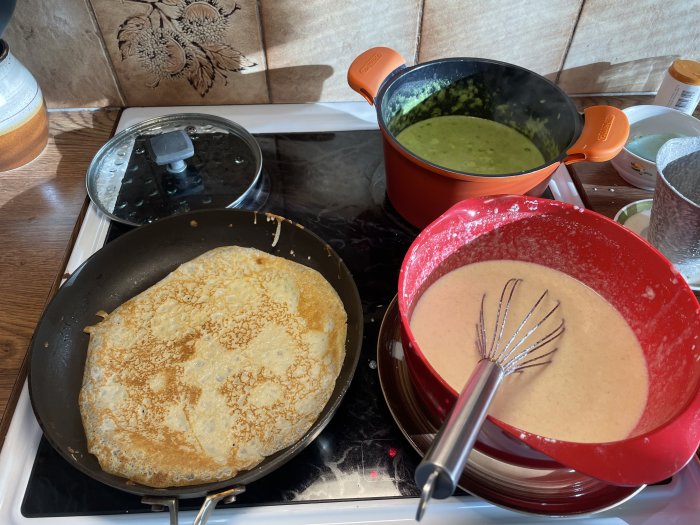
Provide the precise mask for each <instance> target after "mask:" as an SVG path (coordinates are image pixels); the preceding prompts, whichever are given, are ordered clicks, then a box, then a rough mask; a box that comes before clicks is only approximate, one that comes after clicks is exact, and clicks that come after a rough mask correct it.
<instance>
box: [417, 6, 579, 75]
mask: <svg viewBox="0 0 700 525" xmlns="http://www.w3.org/2000/svg"><path fill="white" fill-rule="evenodd" d="M582 1H583V0H557V1H551V0H515V1H510V2H504V1H502V0H479V1H470V2H464V1H462V0H425V7H424V14H423V25H422V30H421V39H420V50H419V61H420V62H425V61H428V60H433V59H436V58H442V57H455V56H467V57H479V58H490V59H495V60H502V61H503V62H509V63H511V64H517V65H519V66H522V67H525V68H527V69H531V70H533V71H535V72H537V73H540V74H542V75H546V76H547V77H548V78H551V79H554V78H556V74H557V72H558V71H559V68H560V67H561V64H562V61H563V60H564V56H565V54H566V48H567V45H568V43H569V40H570V38H571V33H572V31H573V28H574V26H575V23H576V19H577V17H578V13H579V11H580V8H581V2H582Z"/></svg>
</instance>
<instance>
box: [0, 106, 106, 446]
mask: <svg viewBox="0 0 700 525" xmlns="http://www.w3.org/2000/svg"><path fill="white" fill-rule="evenodd" d="M118 115H119V111H116V110H100V111H72V112H66V111H64V112H51V113H50V114H49V143H48V145H47V146H46V149H44V151H43V153H42V154H41V155H40V156H39V157H38V158H36V159H34V160H33V161H32V162H30V163H29V164H27V165H25V166H23V167H21V168H17V169H15V170H10V171H6V172H2V173H0V246H1V247H2V248H1V250H2V251H1V252H0V276H2V277H1V278H0V441H4V438H5V434H6V433H7V428H8V426H9V424H10V419H11V416H12V412H13V410H14V407H15V404H16V402H17V398H18V396H19V393H20V391H21V388H22V385H23V383H24V378H25V376H26V360H25V358H26V355H27V349H28V347H29V343H30V341H31V338H32V334H33V332H34V328H35V326H36V324H37V322H38V320H39V318H40V316H41V313H42V312H43V310H44V306H45V305H46V303H47V301H48V300H49V298H50V297H51V296H52V295H53V293H54V291H55V287H56V284H57V282H59V281H60V279H59V278H60V276H61V274H62V273H63V268H64V267H65V263H66V262H67V256H68V255H69V254H70V250H69V249H70V248H71V247H72V245H73V238H74V234H75V233H77V229H76V223H77V220H78V219H79V218H80V217H82V210H83V208H84V205H85V203H86V195H87V194H86V191H85V173H86V171H87V168H88V165H89V164H90V161H91V160H92V157H93V156H94V155H95V153H97V150H98V149H99V148H100V147H101V146H102V145H103V144H104V143H105V142H106V141H107V139H108V138H109V137H110V136H111V135H112V132H113V130H114V126H115V122H116V120H117V117H118Z"/></svg>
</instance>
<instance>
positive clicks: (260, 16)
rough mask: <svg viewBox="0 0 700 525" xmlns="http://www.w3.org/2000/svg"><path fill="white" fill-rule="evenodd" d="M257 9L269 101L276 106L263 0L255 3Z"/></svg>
mask: <svg viewBox="0 0 700 525" xmlns="http://www.w3.org/2000/svg"><path fill="white" fill-rule="evenodd" d="M255 6H256V7H255V8H256V9H257V10H258V25H259V26H260V46H261V47H262V53H263V58H264V60H265V86H267V101H268V103H270V104H274V102H275V101H274V100H272V88H271V86H270V62H269V61H268V59H267V42H266V40H265V24H264V23H263V14H262V0H257V2H255Z"/></svg>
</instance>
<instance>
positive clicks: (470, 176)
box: [374, 57, 583, 181]
mask: <svg viewBox="0 0 700 525" xmlns="http://www.w3.org/2000/svg"><path fill="white" fill-rule="evenodd" d="M445 62H479V63H485V64H493V65H497V66H502V67H507V68H512V69H517V70H520V71H522V72H525V73H528V74H530V75H533V76H534V77H536V78H538V79H539V80H541V81H543V82H545V83H547V84H549V85H550V86H551V87H552V88H554V89H555V91H556V92H558V93H559V94H560V95H561V97H562V100H563V101H564V102H565V104H566V105H567V106H568V107H569V109H570V111H571V116H572V118H573V127H574V133H573V136H572V138H571V141H570V142H569V144H568V145H567V146H566V147H565V148H563V150H562V151H560V152H559V154H558V155H557V156H556V157H555V158H554V159H552V160H550V161H548V162H545V163H544V164H541V165H539V166H536V167H534V168H531V169H529V170H526V171H519V172H516V173H499V174H493V175H492V174H483V173H482V174H479V173H467V172H464V171H458V170H453V169H450V168H445V167H443V166H440V165H438V164H435V163H433V162H430V161H429V160H426V159H424V158H422V157H419V156H418V155H415V154H414V153H412V152H411V151H409V150H408V149H406V148H405V147H404V146H403V145H402V144H401V143H400V142H399V141H398V140H396V138H395V137H394V134H393V133H391V132H390V131H389V129H388V128H387V126H386V122H385V121H384V117H383V116H382V113H381V106H382V102H383V101H384V95H385V94H386V92H387V91H388V89H389V88H390V87H391V86H393V85H394V84H395V83H396V82H397V81H399V80H400V79H401V78H402V77H404V76H405V75H408V74H411V73H412V72H414V71H418V70H420V69H423V68H426V67H432V66H435V65H437V64H442V63H445ZM374 107H375V109H376V112H377V123H378V124H379V129H380V130H381V132H382V135H383V136H384V137H385V138H386V139H387V141H388V142H389V143H390V144H391V146H392V147H394V148H395V149H396V150H397V151H398V152H399V153H401V154H402V155H403V156H404V157H406V158H408V159H409V160H411V161H412V162H417V163H419V164H422V165H424V166H425V167H426V168H428V169H430V170H431V171H433V172H436V173H439V174H441V175H447V176H448V177H451V178H453V179H458V180H472V181H474V180H483V179H502V178H509V177H521V176H524V175H529V174H532V173H535V172H538V171H540V170H543V169H547V168H549V167H551V166H552V165H555V164H557V165H558V164H560V163H561V162H562V161H563V160H564V158H566V156H567V151H568V150H569V148H571V146H573V145H574V143H575V142H576V141H577V140H578V138H579V136H580V135H581V131H582V130H583V116H582V114H581V113H580V112H579V111H578V109H576V105H575V104H574V102H573V101H572V100H571V97H570V96H569V95H567V94H566V93H565V92H564V90H562V89H561V88H560V87H559V86H557V85H556V84H555V83H554V82H552V81H551V80H549V79H548V78H546V77H544V76H542V75H540V74H539V73H535V72H534V71H532V70H530V69H527V68H524V67H522V66H518V65H516V64H510V63H508V62H502V61H500V60H492V59H490V58H477V57H449V58H438V59H435V60H430V61H428V62H421V63H420V64H416V65H413V66H403V67H399V68H397V69H395V70H394V71H393V72H392V73H391V74H390V75H389V76H387V77H386V78H385V79H384V80H383V81H382V83H381V85H380V87H379V90H378V92H377V95H376V96H375V97H374Z"/></svg>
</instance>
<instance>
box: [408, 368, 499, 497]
mask: <svg viewBox="0 0 700 525" xmlns="http://www.w3.org/2000/svg"><path fill="white" fill-rule="evenodd" d="M505 376H506V374H505V372H504V371H503V369H502V368H501V367H500V366H499V365H497V364H496V363H494V362H492V361H489V360H487V359H483V360H481V361H480V362H479V364H478V365H477V367H476V368H475V369H474V372H473V373H472V375H471V377H470V378H469V381H467V384H466V385H465V387H464V389H463V390H462V392H461V393H460V395H459V398H457V401H456V403H455V405H454V407H453V408H452V411H451V412H450V415H449V417H448V418H447V421H446V422H445V423H444V424H443V425H442V428H441V429H440V431H439V432H438V433H437V435H436V436H435V439H434V440H433V443H432V445H431V447H430V449H429V450H428V453H427V454H426V455H425V457H424V458H423V461H421V463H420V464H419V465H418V468H416V473H415V480H416V485H417V486H418V488H421V489H422V488H424V487H425V486H426V482H427V481H428V478H429V477H430V476H431V474H433V473H434V472H437V475H434V476H433V477H432V479H431V483H432V487H431V489H432V497H434V498H438V499H444V498H447V497H449V496H451V495H452V494H453V493H454V491H455V489H456V488H457V482H458V481H459V478H460V476H461V475H462V471H463V470H464V465H465V464H466V463H467V458H468V457H469V453H470V452H471V450H472V448H473V447H474V443H475V442H476V438H477V436H478V435H479V431H480V430H481V425H482V424H483V422H484V419H486V415H487V413H488V409H489V406H490V405H491V402H492V401H493V398H494V397H495V395H496V391H497V390H498V387H499V385H500V384H501V382H502V381H503V379H504V377H505Z"/></svg>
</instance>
